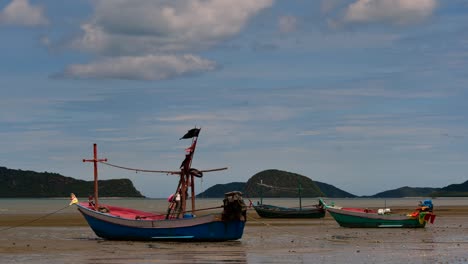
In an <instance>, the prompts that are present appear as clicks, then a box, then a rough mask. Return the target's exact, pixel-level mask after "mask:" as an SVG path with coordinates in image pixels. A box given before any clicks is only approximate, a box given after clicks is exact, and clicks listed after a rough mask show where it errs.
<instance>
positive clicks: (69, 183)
mask: <svg viewBox="0 0 468 264" xmlns="http://www.w3.org/2000/svg"><path fill="white" fill-rule="evenodd" d="M233 190H237V191H241V192H243V193H244V195H245V197H260V196H262V197H270V198H297V197H298V196H299V194H300V195H301V196H302V197H330V198H354V197H368V198H402V197H468V181H466V182H464V183H461V184H451V185H448V186H446V187H443V188H431V187H408V186H405V187H401V188H397V189H393V190H388V191H384V192H380V193H377V194H374V195H371V196H357V195H354V194H352V193H349V192H347V191H344V190H342V189H340V188H337V187H335V186H333V185H331V184H327V183H323V182H319V181H314V180H312V179H310V178H309V177H306V176H304V175H300V174H296V173H292V172H287V171H282V170H274V169H269V170H264V171H261V172H259V173H257V174H255V175H253V176H252V177H250V178H249V180H248V181H247V182H231V183H226V184H216V185H214V186H212V187H210V188H208V189H206V190H205V191H204V192H202V193H200V194H198V195H197V197H203V198H220V197H224V193H226V192H229V191H233ZM71 192H73V193H75V194H76V195H77V196H81V197H86V196H88V195H90V194H92V193H93V181H84V180H77V179H74V178H72V177H66V176H63V175H60V174H58V173H52V172H34V171H29V170H15V169H8V168H6V167H0V198H49V197H68V196H69V195H70V193H71ZM299 192H300V193H299ZM99 194H100V196H101V197H141V198H143V197H145V196H143V195H142V194H141V193H140V191H138V190H137V189H136V188H135V186H134V185H133V183H132V181H131V180H129V179H113V180H99Z"/></svg>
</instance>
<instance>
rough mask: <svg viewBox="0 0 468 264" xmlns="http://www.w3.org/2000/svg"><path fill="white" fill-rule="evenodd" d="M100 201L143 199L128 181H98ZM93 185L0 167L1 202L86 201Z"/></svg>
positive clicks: (61, 176)
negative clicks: (81, 199) (8, 200)
mask: <svg viewBox="0 0 468 264" xmlns="http://www.w3.org/2000/svg"><path fill="white" fill-rule="evenodd" d="M98 183H99V194H100V196H101V197H144V196H143V195H142V194H141V193H140V192H139V191H138V190H137V189H136V188H135V186H133V183H132V181H130V180H129V179H115V180H99V182H98ZM93 184H94V183H93V181H84V180H77V179H74V178H71V177H66V176H63V175H60V174H58V173H52V172H34V171H28V170H14V169H8V168H5V167H0V198H49V197H68V196H70V193H72V192H73V193H75V194H76V195H77V196H81V197H83V196H84V197H87V196H88V195H90V194H92V193H93V190H94V189H93V188H94V185H93Z"/></svg>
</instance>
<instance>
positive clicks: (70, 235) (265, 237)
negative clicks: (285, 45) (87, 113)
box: [0, 206, 468, 263]
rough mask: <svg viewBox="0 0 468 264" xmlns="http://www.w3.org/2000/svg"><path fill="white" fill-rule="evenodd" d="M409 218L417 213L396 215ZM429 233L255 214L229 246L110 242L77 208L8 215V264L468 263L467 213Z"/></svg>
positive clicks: (3, 247)
mask: <svg viewBox="0 0 468 264" xmlns="http://www.w3.org/2000/svg"><path fill="white" fill-rule="evenodd" d="M393 209H394V211H395V210H401V211H408V210H411V209H412V208H407V209H406V210H405V208H393ZM436 214H437V218H436V222H435V224H433V225H430V224H428V225H427V226H426V228H424V229H398V228H396V229H360V228H356V229H355V228H343V227H339V226H338V224H337V223H336V222H335V221H334V220H333V219H332V218H331V217H330V216H329V215H328V214H327V216H326V217H325V218H323V219H264V218H259V217H258V215H257V214H256V213H255V211H253V210H250V211H249V214H248V215H249V216H248V218H249V219H248V223H247V226H246V228H245V230H244V236H243V237H242V239H241V240H239V241H229V242H216V243H215V242H191V243H179V242H134V241H107V240H103V239H100V238H98V237H96V235H95V234H94V233H93V231H92V230H91V229H90V228H89V227H88V226H87V224H86V222H85V221H84V219H83V217H82V216H81V215H80V214H79V213H78V212H77V211H76V210H73V208H69V209H67V210H64V211H62V212H60V213H58V214H54V215H50V216H48V217H47V218H43V219H40V220H38V221H34V222H32V223H29V224H27V225H22V226H18V227H15V228H11V229H7V228H9V227H11V226H17V225H20V224H21V223H26V222H30V221H32V220H34V219H37V218H38V217H40V216H41V215H40V214H2V215H1V218H0V230H1V231H0V258H1V263H468V221H467V220H468V208H467V207H454V206H452V207H448V206H445V207H440V208H438V210H437V211H436Z"/></svg>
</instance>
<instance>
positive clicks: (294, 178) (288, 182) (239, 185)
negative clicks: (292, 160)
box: [197, 170, 356, 198]
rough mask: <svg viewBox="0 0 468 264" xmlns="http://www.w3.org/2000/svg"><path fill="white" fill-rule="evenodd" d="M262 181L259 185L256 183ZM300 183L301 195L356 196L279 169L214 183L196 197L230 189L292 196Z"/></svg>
mask: <svg viewBox="0 0 468 264" xmlns="http://www.w3.org/2000/svg"><path fill="white" fill-rule="evenodd" d="M260 182H263V184H264V185H268V186H272V187H274V188H269V187H266V186H260V185H258V183H260ZM299 183H301V187H302V192H301V195H302V197H318V196H326V197H333V198H342V197H356V196H355V195H353V194H351V193H348V192H345V191H343V190H341V189H338V188H336V187H335V186H333V185H330V184H327V183H322V182H316V181H312V180H311V179H309V178H308V177H306V176H303V175H299V174H296V173H291V172H287V171H280V170H265V171H262V172H259V173H257V174H255V175H254V176H252V177H251V178H250V179H249V180H248V181H247V183H243V182H232V183H227V184H216V185H214V186H212V187H210V188H208V189H207V190H206V191H204V192H203V193H200V194H198V195H197V197H207V198H219V197H223V196H224V193H226V192H230V191H234V190H236V191H241V192H243V193H244V195H245V196H246V197H260V195H262V196H263V197H292V198H296V197H298V196H299V193H298V186H299Z"/></svg>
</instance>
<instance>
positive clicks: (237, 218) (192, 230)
mask: <svg viewBox="0 0 468 264" xmlns="http://www.w3.org/2000/svg"><path fill="white" fill-rule="evenodd" d="M199 132H200V129H199V128H194V129H191V130H189V131H188V133H187V134H185V135H184V137H182V138H192V145H191V146H190V147H189V148H188V149H186V151H187V152H188V153H187V154H186V156H185V159H184V161H183V162H182V164H181V166H180V171H153V170H141V169H132V168H128V167H123V166H117V165H113V164H110V163H107V160H106V159H98V158H97V150H96V144H94V159H91V160H83V161H84V162H85V161H91V162H94V176H95V177H94V197H92V199H90V200H89V201H88V202H86V203H83V202H81V203H79V202H78V201H77V199H76V198H75V199H72V203H74V204H76V205H77V207H78V211H79V212H80V213H81V214H83V216H84V218H85V219H86V221H87V222H88V224H89V226H90V227H91V229H92V230H93V231H94V232H95V234H96V235H97V236H99V237H101V238H105V239H112V240H188V241H226V240H237V239H240V238H241V237H242V234H243V232H244V227H245V222H246V218H247V216H246V211H247V207H246V205H245V203H244V201H243V199H242V193H241V192H237V191H233V192H229V193H226V194H225V198H224V200H223V204H222V205H221V206H219V207H217V208H222V212H219V213H214V214H207V215H202V216H196V215H194V214H193V213H194V212H197V211H201V210H204V209H199V210H196V209H195V191H194V177H202V176H203V172H211V171H219V170H225V169H227V168H219V169H211V170H196V169H193V168H191V167H190V166H191V162H192V158H193V153H194V152H195V147H196V144H197V139H198V134H199ZM97 163H102V164H106V165H109V166H113V167H117V168H121V169H128V170H134V171H144V172H158V173H167V174H171V175H178V176H180V180H179V184H178V186H177V189H176V192H175V195H173V197H171V198H170V199H169V202H170V205H169V208H168V210H167V213H153V212H144V211H140V210H135V209H130V208H123V207H118V206H112V205H103V204H99V201H98V193H97V190H98V187H97ZM189 189H191V194H192V195H191V199H192V208H191V210H190V211H189V210H187V209H186V201H187V198H188V191H189ZM72 198H74V195H73V194H72ZM207 209H213V208H207Z"/></svg>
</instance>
